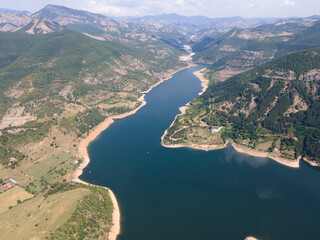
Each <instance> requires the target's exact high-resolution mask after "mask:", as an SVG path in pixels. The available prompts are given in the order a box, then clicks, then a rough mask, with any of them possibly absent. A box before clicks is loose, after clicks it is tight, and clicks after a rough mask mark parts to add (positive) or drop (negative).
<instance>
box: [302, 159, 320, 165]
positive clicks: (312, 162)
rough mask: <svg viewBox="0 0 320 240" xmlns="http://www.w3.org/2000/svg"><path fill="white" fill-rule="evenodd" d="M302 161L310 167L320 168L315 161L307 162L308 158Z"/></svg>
mask: <svg viewBox="0 0 320 240" xmlns="http://www.w3.org/2000/svg"><path fill="white" fill-rule="evenodd" d="M303 161H305V162H307V163H308V164H310V165H311V166H312V167H320V163H317V162H315V161H312V160H309V159H308V158H306V157H304V158H303Z"/></svg>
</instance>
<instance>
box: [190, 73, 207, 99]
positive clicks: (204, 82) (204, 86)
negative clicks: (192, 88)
mask: <svg viewBox="0 0 320 240" xmlns="http://www.w3.org/2000/svg"><path fill="white" fill-rule="evenodd" d="M205 70H206V68H203V69H201V70H199V71H196V72H194V73H193V74H194V75H196V76H197V78H199V79H200V81H201V86H202V92H200V93H199V96H200V95H201V94H202V93H204V92H205V91H206V90H207V89H208V87H209V80H208V79H206V78H205V76H204V71H205Z"/></svg>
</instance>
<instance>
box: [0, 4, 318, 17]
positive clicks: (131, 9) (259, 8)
mask: <svg viewBox="0 0 320 240" xmlns="http://www.w3.org/2000/svg"><path fill="white" fill-rule="evenodd" d="M47 4H56V5H63V6H66V7H71V8H76V9H82V10H87V11H90V12H95V13H102V14H106V15H109V16H144V15H154V14H161V13H172V12H174V13H178V14H181V15H186V16H191V15H204V16H208V17H231V16H242V17H292V16H297V17H305V16H310V15H320V0H28V1H26V0H0V8H10V9H17V10H27V11H30V12H35V11H37V10H39V9H41V8H43V7H44V6H45V5H47Z"/></svg>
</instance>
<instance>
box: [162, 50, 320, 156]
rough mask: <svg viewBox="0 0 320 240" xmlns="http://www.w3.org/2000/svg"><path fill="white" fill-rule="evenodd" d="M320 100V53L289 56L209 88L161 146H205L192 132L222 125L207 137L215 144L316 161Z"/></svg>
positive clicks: (314, 51) (202, 136)
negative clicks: (178, 144)
mask: <svg viewBox="0 0 320 240" xmlns="http://www.w3.org/2000/svg"><path fill="white" fill-rule="evenodd" d="M319 97H320V51H319V50H311V51H306V52H299V53H295V54H291V55H288V56H285V57H282V58H279V59H277V60H274V61H272V62H270V63H267V64H264V65H262V66H260V67H258V68H254V69H252V70H249V71H247V72H244V73H241V74H238V75H235V76H233V77H231V78H229V79H228V80H226V81H224V82H219V83H217V84H213V85H212V86H210V87H209V88H208V90H207V91H206V92H205V93H204V94H203V95H202V96H200V97H199V98H197V99H196V100H194V101H193V102H192V103H191V107H190V108H189V109H188V110H187V113H186V114H185V115H180V116H179V117H178V119H177V120H176V121H175V123H174V125H173V126H172V127H171V130H170V129H169V131H168V135H167V136H166V137H165V141H164V142H165V143H167V144H175V143H185V144H187V143H188V142H189V143H190V141H191V142H192V141H194V142H198V143H199V144H201V141H203V142H202V144H204V143H205V142H206V141H205V140H204V139H203V138H207V140H208V139H209V137H210V136H204V135H201V134H200V136H198V139H197V138H196V137H195V134H194V130H193V129H194V128H199V127H200V128H202V129H204V130H205V129H208V130H209V129H216V128H217V127H220V126H221V127H223V130H222V131H221V132H219V135H218V136H217V134H216V133H211V135H215V136H216V144H222V143H224V142H226V141H228V139H232V140H233V141H235V142H237V143H240V144H242V145H245V146H248V147H251V148H254V149H258V150H261V151H268V152H273V151H279V154H280V155H281V156H282V157H285V158H289V159H293V158H297V157H298V156H300V155H302V156H305V157H307V158H309V159H313V160H316V161H320V150H319V147H318V146H319V144H320V131H319V126H320V98H319ZM185 127H188V128H185ZM179 129H182V130H183V131H180V132H179ZM204 130H203V131H204ZM211 132H212V131H211ZM213 132H214V131H213ZM178 133H179V134H178ZM170 134H175V135H177V134H178V135H179V138H177V137H176V136H173V135H171V136H170ZM199 138H200V139H201V138H202V139H201V141H200V142H199ZM175 139H176V140H177V141H174V140H175ZM219 139H220V140H219ZM207 144H208V142H207ZM211 144H213V143H211Z"/></svg>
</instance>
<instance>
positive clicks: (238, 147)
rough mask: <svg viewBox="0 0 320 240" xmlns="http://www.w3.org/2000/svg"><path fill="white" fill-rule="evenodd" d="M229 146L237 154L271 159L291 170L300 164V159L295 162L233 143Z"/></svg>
mask: <svg viewBox="0 0 320 240" xmlns="http://www.w3.org/2000/svg"><path fill="white" fill-rule="evenodd" d="M231 145H232V147H233V149H234V150H236V151H237V152H239V153H245V154H247V155H249V156H253V157H265V158H269V159H272V160H274V161H276V162H278V163H280V164H282V165H285V166H287V167H291V168H299V167H300V165H299V162H300V157H299V158H298V159H296V160H289V159H286V158H283V157H279V156H276V155H275V154H274V153H272V152H271V153H269V152H263V151H259V150H256V149H251V148H248V147H245V146H241V145H239V144H236V143H234V142H231Z"/></svg>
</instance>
